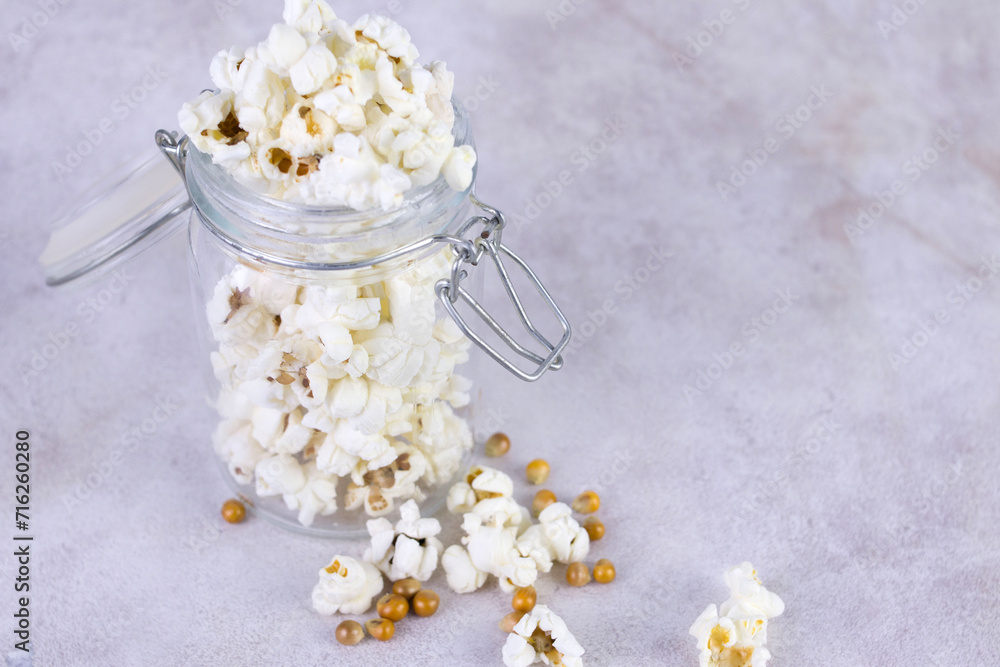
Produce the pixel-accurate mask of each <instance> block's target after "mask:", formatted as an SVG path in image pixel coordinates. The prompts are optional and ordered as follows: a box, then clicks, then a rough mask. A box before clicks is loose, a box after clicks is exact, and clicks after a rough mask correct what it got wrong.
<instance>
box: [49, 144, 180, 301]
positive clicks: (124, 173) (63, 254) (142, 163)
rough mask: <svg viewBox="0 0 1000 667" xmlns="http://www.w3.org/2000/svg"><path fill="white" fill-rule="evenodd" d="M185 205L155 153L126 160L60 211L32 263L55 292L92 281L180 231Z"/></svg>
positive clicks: (175, 178)
mask: <svg viewBox="0 0 1000 667" xmlns="http://www.w3.org/2000/svg"><path fill="white" fill-rule="evenodd" d="M190 205H191V203H190V201H189V199H188V194H187V190H186V189H185V187H184V182H183V180H182V179H181V176H180V174H178V172H177V170H176V169H175V168H174V166H173V164H171V162H170V160H168V159H167V158H166V157H164V155H163V153H162V152H161V151H160V150H159V149H158V148H156V147H153V148H151V149H150V150H149V151H148V152H147V153H144V154H142V155H140V156H138V157H137V158H135V159H133V160H130V161H129V162H127V163H126V164H124V165H123V166H122V167H120V168H119V169H116V170H115V171H114V172H112V173H111V174H108V175H107V176H106V177H104V178H103V179H101V180H100V181H99V182H97V183H96V184H95V185H93V186H91V187H90V188H89V189H88V190H87V191H86V192H85V193H84V194H83V195H82V196H81V197H79V198H78V199H76V200H75V201H72V202H70V204H69V205H68V206H66V207H64V208H63V209H62V210H61V211H60V212H59V213H58V214H57V215H56V220H55V221H54V222H53V223H52V227H53V231H52V235H51V236H50V237H49V244H48V245H47V246H46V247H45V250H44V251H43V252H42V255H41V257H39V258H38V261H39V262H41V264H42V267H43V268H44V269H45V282H46V283H47V284H48V285H50V286H52V287H56V286H59V285H65V284H67V283H70V282H72V281H75V280H77V279H78V278H81V277H84V276H86V277H87V278H96V277H98V276H102V275H105V274H106V273H108V272H110V271H112V270H114V269H115V268H117V267H118V266H120V265H121V264H123V263H124V262H125V261H126V260H128V259H132V258H133V257H135V256H136V255H137V254H139V253H140V252H143V251H144V250H147V249H149V248H151V247H152V246H153V245H155V244H156V243H157V242H158V241H160V240H161V239H163V238H165V237H167V236H169V235H170V234H173V233H174V232H176V231H177V230H179V229H180V228H182V227H183V226H184V225H183V218H182V216H181V215H180V214H181V213H183V212H184V211H185V210H187V208H188V207H189V206H190Z"/></svg>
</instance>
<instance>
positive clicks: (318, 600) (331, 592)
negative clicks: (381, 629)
mask: <svg viewBox="0 0 1000 667" xmlns="http://www.w3.org/2000/svg"><path fill="white" fill-rule="evenodd" d="M381 591H382V573H381V572H379V571H378V569H377V568H376V567H375V566H374V565H372V564H371V563H365V562H361V561H357V560H354V559H353V558H349V557H347V556H334V557H333V560H332V561H330V564H329V565H328V566H327V567H324V568H323V569H321V570H320V571H319V583H318V584H316V587H315V588H313V592H312V603H313V608H315V609H316V611H318V612H319V613H321V614H323V615H324V616H331V615H333V614H338V613H339V614H363V613H365V612H366V611H368V608H369V607H371V605H372V598H374V597H375V596H376V595H378V594H379V593H380V592H381Z"/></svg>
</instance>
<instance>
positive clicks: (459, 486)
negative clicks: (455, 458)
mask: <svg viewBox="0 0 1000 667" xmlns="http://www.w3.org/2000/svg"><path fill="white" fill-rule="evenodd" d="M512 495H514V480H512V479H511V478H510V477H509V476H508V475H506V474H504V473H502V472H500V471H499V470H496V469H494V468H487V467H486V466H475V467H474V468H472V469H471V470H470V471H469V474H468V475H466V476H465V479H464V480H463V481H461V482H456V483H455V484H454V485H453V486H452V487H451V489H450V490H449V491H448V511H449V512H451V513H452V514H465V513H466V512H471V511H472V509H473V507H475V505H476V503H478V502H479V501H481V500H485V499H488V498H509V497H510V496H512Z"/></svg>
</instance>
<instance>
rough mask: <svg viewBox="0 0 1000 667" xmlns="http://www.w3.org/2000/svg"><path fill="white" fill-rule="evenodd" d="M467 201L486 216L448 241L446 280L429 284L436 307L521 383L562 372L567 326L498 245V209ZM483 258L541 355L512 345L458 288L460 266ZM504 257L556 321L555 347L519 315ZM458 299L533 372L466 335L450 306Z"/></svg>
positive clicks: (522, 264) (530, 276)
mask: <svg viewBox="0 0 1000 667" xmlns="http://www.w3.org/2000/svg"><path fill="white" fill-rule="evenodd" d="M469 198H470V199H471V200H472V202H473V203H474V204H475V205H476V206H478V207H479V208H480V209H482V210H483V211H484V212H485V213H486V214H487V215H486V216H476V217H474V218H471V219H470V220H468V221H467V222H466V223H465V224H463V225H462V227H461V228H460V229H459V230H458V232H457V233H456V235H455V236H456V237H457V238H454V237H453V238H452V239H451V241H452V245H451V249H452V252H453V253H454V254H455V261H454V262H453V263H452V268H451V277H450V278H443V279H441V280H439V281H438V282H437V284H436V285H435V291H436V292H437V295H438V298H439V299H441V302H442V303H443V304H444V307H445V309H446V310H447V311H448V314H449V315H451V317H452V319H454V320H455V323H456V324H457V325H458V326H459V328H460V329H461V330H462V333H464V334H465V335H466V336H468V337H469V339H471V340H472V341H473V342H474V343H476V345H478V346H479V347H480V348H481V349H482V350H483V351H484V352H486V354H488V355H489V356H490V357H491V358H492V359H493V360H494V361H496V362H497V363H498V364H500V365H501V366H503V367H504V368H506V369H507V370H508V371H510V372H511V373H513V374H514V375H516V376H517V377H519V378H521V379H522V380H526V381H528V382H534V381H535V380H537V379H538V378H540V377H541V376H542V375H543V374H544V373H545V371H547V370H549V369H551V370H559V369H560V368H562V365H563V360H562V357H561V356H560V354H561V352H562V351H563V349H565V347H566V345H567V344H568V343H569V340H570V337H571V336H572V327H571V326H570V323H569V320H568V319H566V316H565V315H564V314H563V312H562V310H560V309H559V306H557V305H556V303H555V301H554V300H553V299H552V296H551V295H550V294H549V292H548V290H547V289H545V286H544V285H543V284H542V282H541V280H539V278H538V276H537V275H535V272H534V271H532V270H531V267H529V266H528V265H527V264H526V263H525V262H524V260H522V259H521V258H520V257H518V256H517V255H516V254H514V253H513V252H511V250H510V249H509V248H508V247H507V246H505V245H503V243H502V242H501V236H502V234H503V229H504V226H505V224H506V220H505V219H504V216H503V213H502V212H501V211H499V210H498V209H495V208H493V207H491V206H488V205H486V204H484V203H483V202H482V201H480V200H479V199H478V198H477V197H476V196H475V194H471V195H469ZM477 225H482V229H481V230H480V232H479V234H478V235H476V236H475V237H474V238H472V239H467V238H465V235H466V234H467V233H468V232H469V231H470V230H471V229H472V228H473V227H476V226H477ZM484 254H485V255H487V256H488V257H489V258H490V259H491V260H492V261H493V265H494V266H495V267H496V270H497V274H498V275H499V277H500V282H501V283H502V284H503V287H504V290H505V291H506V292H507V296H508V297H509V298H510V300H511V303H513V304H514V308H515V310H516V311H517V316H518V318H519V319H520V320H521V324H522V325H524V328H525V329H526V330H527V331H528V333H529V334H531V337H532V338H534V339H535V341H537V342H538V343H539V344H541V345H542V347H543V348H544V350H545V352H544V354H545V356H542V355H541V354H538V353H536V352H533V351H532V350H529V349H528V348H526V347H524V346H522V345H521V344H520V343H518V342H517V341H516V340H515V339H514V338H513V337H512V336H511V335H510V334H509V333H508V332H507V330H506V329H504V328H503V326H501V325H500V323H499V322H497V321H496V319H495V318H494V317H493V316H492V315H490V314H489V313H488V312H487V311H486V309H485V308H483V306H482V304H480V303H479V302H478V301H477V300H476V299H475V298H474V297H473V296H472V295H471V294H469V292H468V291H466V290H465V288H464V287H462V284H461V283H462V280H463V279H465V278H466V277H468V272H467V271H465V270H464V268H463V267H464V266H465V265H466V264H470V265H472V266H478V265H479V260H480V259H482V257H483V255H484ZM504 257H506V258H508V259H509V260H510V261H512V262H513V263H514V264H515V265H516V266H517V267H518V268H520V269H521V270H522V271H523V272H524V275H525V276H526V277H527V278H528V280H529V281H530V282H531V284H532V285H533V286H534V287H535V289H536V290H537V291H538V293H539V295H541V297H542V299H544V300H545V303H546V304H547V305H548V307H549V309H550V310H551V311H552V313H553V314H554V315H555V316H556V319H558V320H559V324H560V325H561V326H562V331H563V333H562V337H561V338H560V339H559V341H558V342H557V343H555V344H553V343H551V342H550V341H549V340H548V338H546V337H545V336H544V335H543V334H542V332H541V331H539V330H538V328H537V327H536V326H535V325H534V323H533V322H532V321H531V317H530V316H529V315H528V313H527V311H526V310H525V308H524V304H523V303H522V302H521V298H520V296H519V295H518V293H517V290H516V289H515V287H514V284H513V282H512V281H511V279H510V274H509V273H508V271H507V266H506V265H505V264H504ZM459 299H461V300H462V301H464V302H465V303H466V304H468V305H469V307H470V308H472V310H473V312H475V313H476V315H478V316H479V318H480V319H482V320H483V321H484V322H485V323H486V324H487V326H489V328H490V329H492V330H493V332H494V333H495V334H496V335H497V336H499V337H500V339H501V340H503V342H504V343H506V344H507V346H508V347H509V348H510V349H511V350H512V351H514V352H515V353H516V354H517V355H519V356H521V357H523V358H525V359H528V360H530V361H531V362H532V363H533V364H535V367H534V368H533V369H532V370H531V371H530V372H528V371H524V370H522V369H521V368H519V367H518V366H516V365H515V364H514V363H513V362H512V361H510V360H509V359H507V358H506V357H505V356H504V355H503V354H502V353H501V352H500V351H498V350H497V349H496V348H495V347H493V346H492V345H490V344H489V343H488V342H486V341H485V340H483V338H482V337H481V336H479V334H477V333H476V332H475V331H473V330H472V328H471V327H470V326H469V325H468V323H467V322H466V321H465V318H464V317H462V315H461V314H459V312H458V308H457V307H456V303H457V302H458V300H459Z"/></svg>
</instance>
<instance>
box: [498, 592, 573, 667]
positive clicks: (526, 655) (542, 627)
mask: <svg viewBox="0 0 1000 667" xmlns="http://www.w3.org/2000/svg"><path fill="white" fill-rule="evenodd" d="M583 654H584V649H583V647H582V646H580V643H579V642H578V641H577V640H576V638H575V637H574V636H573V635H572V633H571V632H570V631H569V628H567V627H566V623H565V622H564V621H563V620H562V619H561V618H560V617H559V616H557V615H556V614H555V613H554V612H553V611H552V610H550V609H549V608H548V607H547V606H545V605H543V604H538V605H535V608H534V609H532V610H531V611H530V612H528V613H527V614H525V615H524V616H523V617H521V620H520V621H518V622H517V625H515V626H514V630H513V632H511V633H510V635H508V636H507V641H506V642H505V643H504V646H503V663H504V665H506V666H507V667H528V665H531V664H533V663H536V662H540V663H543V664H546V665H548V664H552V665H561V666H563V667H583Z"/></svg>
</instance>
